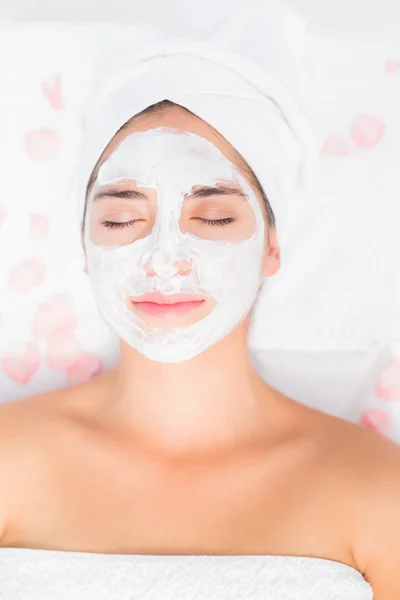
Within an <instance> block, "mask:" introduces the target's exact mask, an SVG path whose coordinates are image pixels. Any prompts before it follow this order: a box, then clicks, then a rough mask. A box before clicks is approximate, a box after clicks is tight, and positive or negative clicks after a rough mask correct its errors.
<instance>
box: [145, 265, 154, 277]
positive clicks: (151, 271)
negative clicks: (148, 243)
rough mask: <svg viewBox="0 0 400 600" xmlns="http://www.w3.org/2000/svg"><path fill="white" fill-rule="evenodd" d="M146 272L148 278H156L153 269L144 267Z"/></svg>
mask: <svg viewBox="0 0 400 600" xmlns="http://www.w3.org/2000/svg"><path fill="white" fill-rule="evenodd" d="M144 271H145V273H146V275H147V277H154V276H155V273H154V271H153V269H152V268H151V267H150V266H149V265H144Z"/></svg>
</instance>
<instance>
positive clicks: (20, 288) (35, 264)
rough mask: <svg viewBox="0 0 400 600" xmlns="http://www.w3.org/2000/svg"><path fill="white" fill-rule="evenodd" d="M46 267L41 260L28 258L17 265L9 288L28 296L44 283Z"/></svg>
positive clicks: (11, 276)
mask: <svg viewBox="0 0 400 600" xmlns="http://www.w3.org/2000/svg"><path fill="white" fill-rule="evenodd" d="M45 277H46V267H45V265H44V262H43V261H42V260H40V259H39V258H28V259H27V260H25V261H24V262H23V263H21V264H19V265H17V266H16V267H15V268H14V270H13V271H12V273H11V275H10V278H9V286H10V288H11V289H12V290H13V291H14V292H19V293H20V294H26V293H27V292H29V291H30V290H31V288H33V287H35V286H37V285H40V284H41V283H43V281H44V280H45Z"/></svg>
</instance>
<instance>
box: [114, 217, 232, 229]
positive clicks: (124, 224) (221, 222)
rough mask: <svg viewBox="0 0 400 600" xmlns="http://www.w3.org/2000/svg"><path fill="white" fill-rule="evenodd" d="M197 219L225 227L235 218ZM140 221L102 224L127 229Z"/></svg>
mask: <svg viewBox="0 0 400 600" xmlns="http://www.w3.org/2000/svg"><path fill="white" fill-rule="evenodd" d="M196 220H197V221H200V222H201V223H205V224H206V225H211V226H212V227H215V226H217V227H225V225H229V224H230V223H233V222H234V220H235V219H232V217H226V218H225V219H201V218H200V217H197V219H196ZM138 221H141V219H135V220H133V221H125V222H122V223H118V221H103V223H102V225H104V227H107V229H125V227H132V225H134V224H135V223H137V222H138Z"/></svg>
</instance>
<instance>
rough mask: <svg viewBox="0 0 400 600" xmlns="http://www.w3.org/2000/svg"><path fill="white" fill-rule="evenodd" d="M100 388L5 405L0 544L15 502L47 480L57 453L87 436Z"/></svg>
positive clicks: (0, 435) (0, 433)
mask: <svg viewBox="0 0 400 600" xmlns="http://www.w3.org/2000/svg"><path fill="white" fill-rule="evenodd" d="M98 387H99V383H98V382H97V381H96V382H93V381H91V382H88V383H87V384H80V385H75V386H70V387H67V388H64V389H60V390H55V391H50V392H47V393H43V394H38V395H36V396H29V397H26V398H21V399H17V400H12V401H10V402H5V403H2V404H0V490H1V491H0V545H1V538H2V537H3V536H4V533H5V531H6V529H7V523H8V521H9V519H10V515H12V514H13V512H14V511H15V504H16V499H17V498H21V497H24V495H25V490H27V489H30V488H32V486H33V489H34V488H35V487H36V484H37V482H38V481H47V480H48V479H49V474H50V473H51V470H52V469H54V466H56V461H57V456H58V453H62V448H63V447H64V448H65V447H67V445H68V444H71V441H72V442H73V441H74V439H75V440H76V439H77V437H78V436H81V437H82V434H81V432H82V431H83V429H84V427H83V426H82V424H84V423H85V420H86V421H87V420H88V416H89V417H90V414H91V408H90V407H91V405H92V406H94V401H93V398H95V396H96V388H98ZM93 410H94V409H93ZM74 436H75V437H74Z"/></svg>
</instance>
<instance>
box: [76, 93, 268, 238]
mask: <svg viewBox="0 0 400 600" xmlns="http://www.w3.org/2000/svg"><path fill="white" fill-rule="evenodd" d="M176 106H179V108H181V109H183V110H186V111H187V112H190V111H189V110H188V109H187V108H185V107H184V106H181V105H178V104H175V103H174V102H171V101H170V100H162V101H161V102H156V103H155V104H152V105H151V106H148V107H147V108H145V109H144V110H142V111H141V112H140V113H137V114H136V115H134V116H133V117H132V118H131V119H129V121H127V122H126V123H124V124H123V125H122V127H120V128H119V129H118V131H117V133H119V132H120V131H123V130H124V129H125V128H126V127H128V126H129V125H130V124H131V123H133V122H134V121H135V120H136V119H139V118H141V117H144V116H148V115H154V114H155V115H157V114H161V113H162V112H164V111H165V110H168V109H171V108H175V107H176ZM215 132H216V133H217V135H219V136H220V135H221V134H220V133H219V132H218V131H216V130H215ZM235 152H236V155H237V157H238V160H239V163H240V168H241V169H242V171H243V172H244V173H245V175H247V177H248V178H249V180H250V182H251V183H252V185H253V186H254V187H255V189H256V190H257V191H258V193H259V194H260V196H261V198H262V200H263V206H264V211H265V216H266V218H267V222H268V225H269V226H270V227H272V228H274V227H275V215H274V213H273V211H272V208H271V205H270V203H269V201H268V198H267V196H266V193H265V192H264V189H263V187H262V185H261V183H260V181H259V180H258V178H257V176H256V174H255V173H254V171H253V169H252V168H251V167H250V165H249V164H248V162H247V161H246V160H245V159H244V158H243V156H242V155H241V154H240V153H239V152H238V151H237V150H235ZM105 154H107V147H106V148H105V149H104V151H103V152H102V154H101V156H100V158H99V159H98V161H97V163H96V164H95V166H94V168H93V171H92V173H91V175H90V177H89V181H88V184H87V186H86V194H85V208H84V213H83V218H82V224H81V234H82V239H83V228H84V223H85V216H86V206H87V197H88V194H89V191H90V189H91V187H92V185H93V184H94V182H95V181H96V179H97V175H98V172H99V169H100V167H101V165H102V163H103V157H104V155H105Z"/></svg>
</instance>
